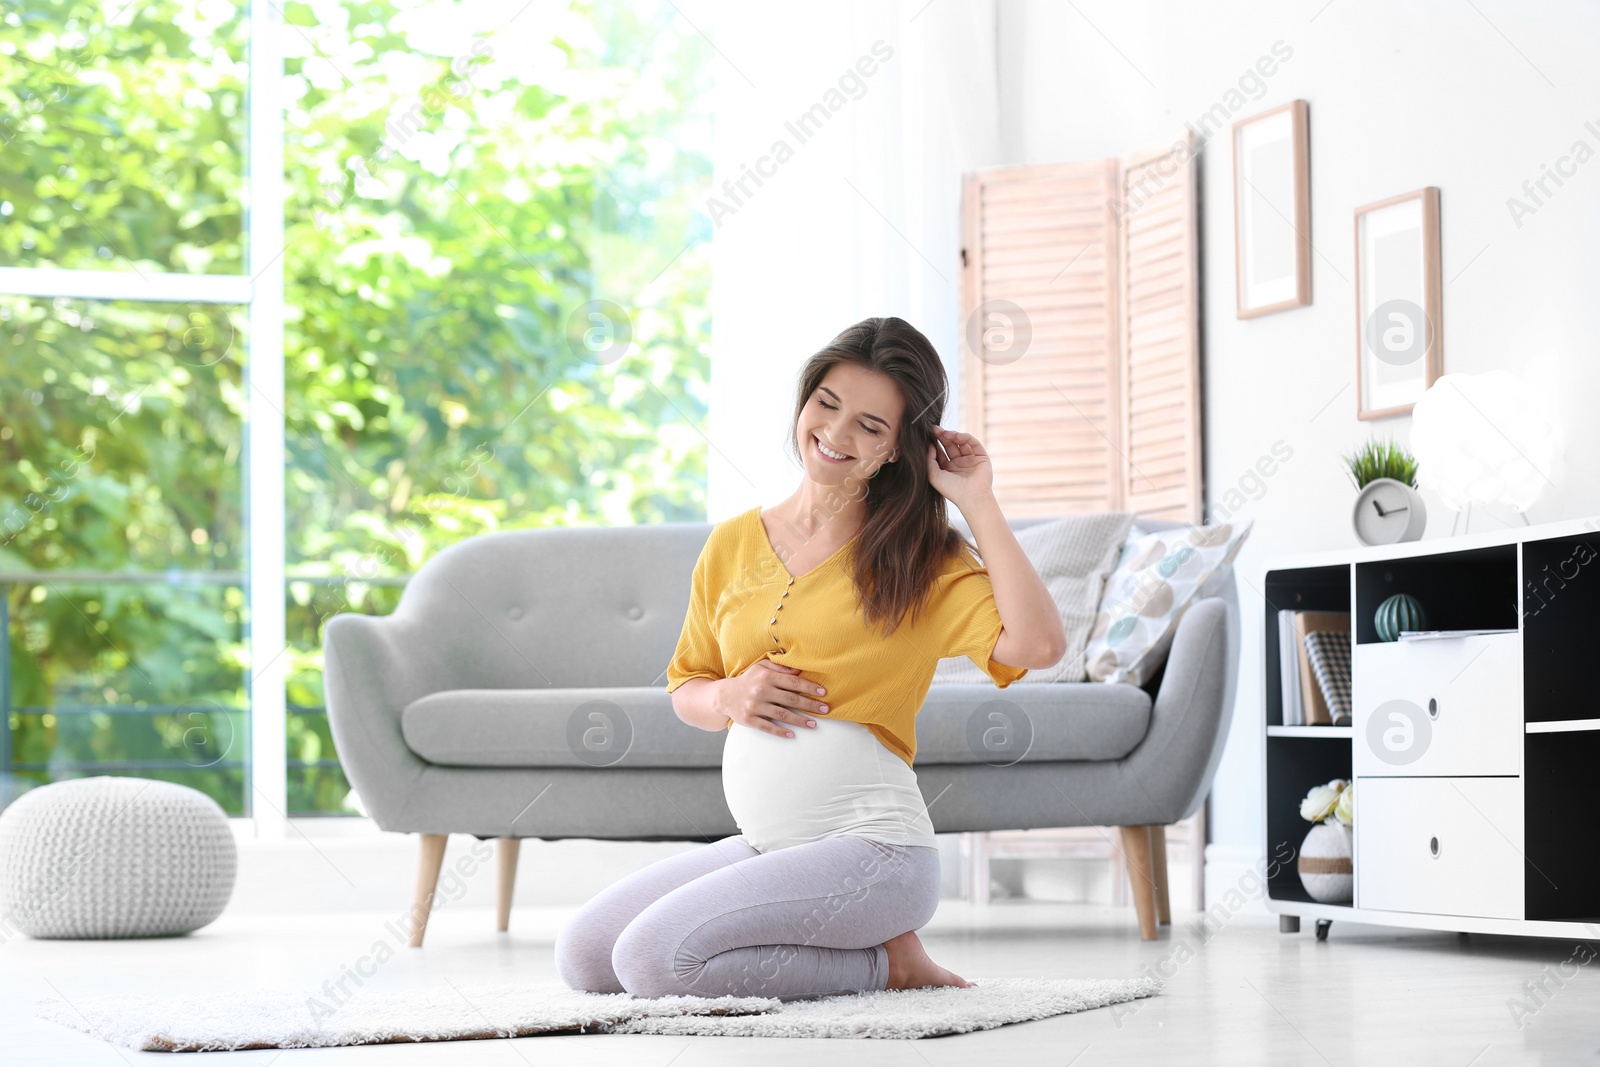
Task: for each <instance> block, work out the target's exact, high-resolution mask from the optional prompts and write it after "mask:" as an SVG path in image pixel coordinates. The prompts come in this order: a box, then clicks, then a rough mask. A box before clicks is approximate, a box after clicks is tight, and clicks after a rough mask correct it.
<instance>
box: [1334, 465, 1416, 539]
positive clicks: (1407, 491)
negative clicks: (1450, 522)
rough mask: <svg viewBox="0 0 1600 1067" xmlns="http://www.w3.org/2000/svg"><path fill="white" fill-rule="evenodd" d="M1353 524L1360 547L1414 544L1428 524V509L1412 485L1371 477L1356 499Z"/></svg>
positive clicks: (1391, 479) (1390, 479)
mask: <svg viewBox="0 0 1600 1067" xmlns="http://www.w3.org/2000/svg"><path fill="white" fill-rule="evenodd" d="M1352 523H1353V525H1354V526H1355V530H1356V536H1357V537H1359V538H1360V539H1361V543H1362V544H1367V545H1392V544H1396V543H1398V542H1400V541H1417V540H1420V539H1421V538H1422V531H1423V528H1424V527H1426V526H1427V525H1428V509H1427V508H1426V507H1425V506H1424V505H1423V503H1422V494H1421V493H1419V492H1417V491H1416V490H1415V489H1413V488H1411V486H1409V485H1406V484H1405V483H1404V482H1401V481H1396V480H1395V479H1393V478H1374V479H1373V480H1372V481H1370V482H1368V483H1367V484H1366V485H1365V486H1363V487H1362V489H1361V495H1360V496H1358V497H1356V509H1355V513H1354V515H1353V517H1352Z"/></svg>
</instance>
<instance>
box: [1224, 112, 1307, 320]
mask: <svg viewBox="0 0 1600 1067" xmlns="http://www.w3.org/2000/svg"><path fill="white" fill-rule="evenodd" d="M1308 115H1309V106H1308V105H1307V103H1306V101H1304V100H1291V101H1290V102H1289V103H1287V104H1284V105H1283V106H1282V107H1275V108H1273V109H1272V110H1271V111H1264V112H1262V113H1261V114H1259V115H1253V116H1251V117H1250V118H1246V119H1240V120H1239V121H1238V122H1236V123H1234V124H1233V219H1234V225H1233V252H1234V255H1233V262H1234V293H1235V297H1236V300H1235V312H1236V315H1237V317H1238V318H1241V319H1252V318H1256V317H1257V316H1260V315H1270V314H1272V313H1273V312H1277V311H1287V310H1288V309H1290V308H1297V307H1304V306H1306V305H1307V304H1310V303H1311V168H1310V141H1309V137H1308V123H1307V120H1308Z"/></svg>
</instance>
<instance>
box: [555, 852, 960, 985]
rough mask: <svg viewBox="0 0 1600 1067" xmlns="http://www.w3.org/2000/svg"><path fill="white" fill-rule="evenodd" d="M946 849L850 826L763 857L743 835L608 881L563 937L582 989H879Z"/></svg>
mask: <svg viewBox="0 0 1600 1067" xmlns="http://www.w3.org/2000/svg"><path fill="white" fill-rule="evenodd" d="M938 903H939V850H938V849H936V848H930V847H928V846H926V845H895V844H889V843H887V842H884V841H878V840H876V839H874V838H869V837H860V836H856V835H851V834H839V835H835V836H833V837H825V838H823V839H822V840H820V841H811V842H807V843H806V844H803V845H792V846H790V847H788V848H780V849H774V850H773V851H771V852H758V851H756V849H755V847H754V846H753V845H751V844H750V843H749V842H748V841H746V840H745V837H744V835H743V834H738V835H736V836H733V837H724V838H722V839H721V840H719V841H714V842H712V843H711V844H709V845H706V846H704V847H702V848H696V849H691V850H690V851H688V852H682V853H679V854H677V855H675V856H668V857H667V858H666V859H664V860H658V861H657V862H655V863H652V864H651V865H650V866H648V867H645V868H642V869H641V870H638V871H635V872H634V873H632V874H630V875H628V876H627V877H626V878H623V879H621V880H620V881H618V882H616V883H614V884H612V885H610V886H608V887H606V888H605V889H603V890H601V891H600V892H599V893H598V894H596V895H595V897H594V898H593V899H592V900H590V901H589V902H588V903H586V904H584V905H583V907H582V908H581V909H580V910H579V911H578V914H577V915H575V916H574V917H573V918H572V919H571V920H570V921H569V922H568V923H567V924H566V926H564V927H563V928H562V930H561V932H560V933H559V934H558V935H557V936H556V949H555V957H556V971H557V973H558V974H560V976H561V980H562V981H563V982H565V983H566V984H567V985H568V986H571V987H572V988H573V989H581V990H588V991H590V992H594V993H624V992H625V993H631V994H632V995H633V996H636V997H666V996H699V997H719V996H727V995H733V996H746V997H774V998H777V999H780V1000H782V999H795V998H798V997H810V996H823V995H827V994H833V993H858V992H861V991H864V990H876V989H884V988H886V987H887V986H888V982H889V953H888V950H887V949H885V948H884V947H883V943H884V942H885V941H887V940H889V939H890V938H891V937H897V936H899V935H900V934H903V933H905V932H907V931H908V930H915V929H917V928H918V927H920V926H922V925H923V924H924V923H926V922H927V921H928V920H929V919H931V918H933V913H934V909H935V908H936V907H937V906H938Z"/></svg>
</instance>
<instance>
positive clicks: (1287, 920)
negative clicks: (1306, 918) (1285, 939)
mask: <svg viewBox="0 0 1600 1067" xmlns="http://www.w3.org/2000/svg"><path fill="white" fill-rule="evenodd" d="M1299 932H1300V916H1298V915H1280V916H1278V933H1280V934H1298V933H1299Z"/></svg>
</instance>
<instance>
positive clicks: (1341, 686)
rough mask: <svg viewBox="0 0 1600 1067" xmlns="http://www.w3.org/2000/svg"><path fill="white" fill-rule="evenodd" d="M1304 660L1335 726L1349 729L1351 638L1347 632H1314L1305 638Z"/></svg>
mask: <svg viewBox="0 0 1600 1067" xmlns="http://www.w3.org/2000/svg"><path fill="white" fill-rule="evenodd" d="M1305 650H1306V658H1307V659H1309V660H1310V661H1311V673H1312V674H1313V675H1315V676H1316V679H1317V688H1318V690H1320V691H1321V693H1322V700H1323V703H1324V704H1326V705H1327V708H1328V713H1329V714H1330V715H1331V716H1332V723H1333V725H1334V726H1349V725H1350V721H1351V720H1350V711H1351V700H1350V634H1349V632H1348V631H1338V630H1313V631H1312V632H1311V633H1308V634H1306V639H1305Z"/></svg>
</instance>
